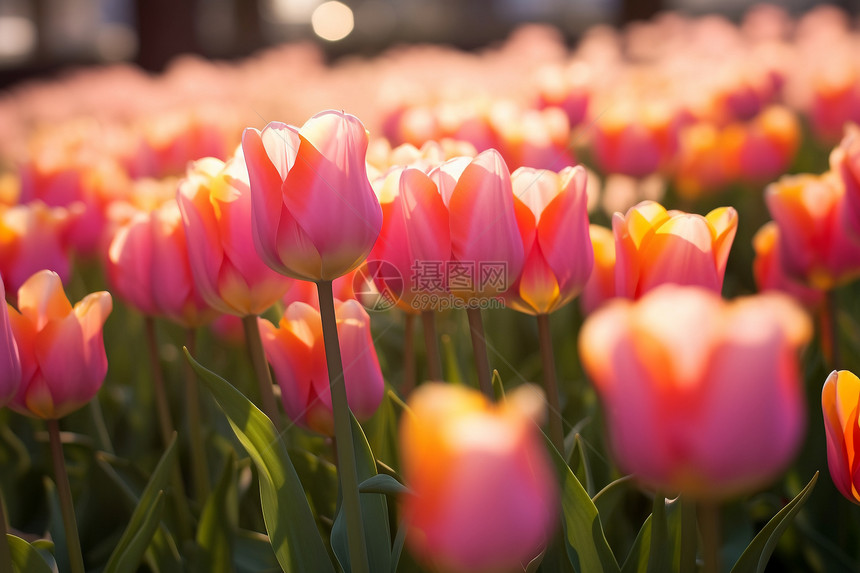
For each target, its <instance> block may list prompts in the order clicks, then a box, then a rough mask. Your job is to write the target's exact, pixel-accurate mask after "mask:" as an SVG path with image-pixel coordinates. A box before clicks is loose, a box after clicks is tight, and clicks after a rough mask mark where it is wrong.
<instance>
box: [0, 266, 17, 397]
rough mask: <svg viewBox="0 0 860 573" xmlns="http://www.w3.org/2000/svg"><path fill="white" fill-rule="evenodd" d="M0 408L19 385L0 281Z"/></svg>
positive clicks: (13, 341) (13, 336)
mask: <svg viewBox="0 0 860 573" xmlns="http://www.w3.org/2000/svg"><path fill="white" fill-rule="evenodd" d="M0 302H2V304H3V308H2V309H0V408H2V407H3V406H5V405H6V404H7V403H8V402H9V400H10V399H11V398H12V397H13V396H15V394H17V393H18V387H19V386H20V385H21V359H20V358H19V356H18V345H17V344H16V343H15V335H14V334H13V333H12V326H11V322H10V320H9V308H8V306H7V305H6V289H5V288H3V281H2V280H0Z"/></svg>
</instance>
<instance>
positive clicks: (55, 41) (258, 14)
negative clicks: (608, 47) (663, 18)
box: [0, 0, 860, 88]
mask: <svg viewBox="0 0 860 573" xmlns="http://www.w3.org/2000/svg"><path fill="white" fill-rule="evenodd" d="M752 4H753V2H752V1H751V0H468V1H466V0H342V1H325V0H182V1H179V2H177V1H174V0H0V88H2V87H5V86H8V85H10V84H12V83H14V82H16V81H20V80H23V79H28V78H32V77H36V76H40V75H44V74H49V73H51V72H54V71H56V70H59V69H61V68H64V67H68V66H75V65H88V64H97V63H107V62H121V61H124V62H133V63H136V64H138V65H140V66H141V67H142V68H143V69H146V70H150V71H161V70H163V69H164V67H165V66H166V65H167V63H168V62H169V61H170V60H171V59H172V58H174V57H175V56H176V55H179V54H198V55H201V56H205V57H208V58H226V59H229V58H238V57H243V56H247V55H248V54H251V53H253V52H254V51H256V50H258V49H260V48H263V47H265V46H270V45H275V44H280V43H283V42H291V41H298V40H308V41H312V42H316V43H318V44H319V45H320V46H321V48H322V49H323V50H324V52H325V54H326V56H327V57H330V58H337V57H339V56H343V55H345V54H364V55H372V54H376V53H378V52H380V51H382V50H384V49H385V48H388V47H390V46H392V45H396V44H402V43H415V42H433V43H447V44H451V45H453V46H457V47H460V48H465V49H471V48H477V47H480V46H485V45H487V44H491V43H493V42H495V41H499V40H501V39H502V38H504V37H505V36H507V35H508V34H509V33H510V31H511V30H513V29H514V28H515V27H517V26H518V25H520V24H522V23H525V22H546V23H551V24H553V25H555V26H556V27H558V28H559V30H560V31H561V33H562V34H563V35H564V37H565V39H567V40H568V41H571V42H572V41H575V40H576V39H577V37H578V35H579V34H581V33H582V32H583V31H584V30H585V29H586V28H588V27H589V26H592V25H594V24H598V23H607V24H625V23H627V22H630V21H633V20H638V19H646V18H650V17H651V16H653V15H654V14H656V13H657V12H659V11H660V10H664V9H672V10H679V11H682V12H686V13H689V14H702V13H717V14H723V15H725V16H727V17H729V18H737V17H739V16H740V15H741V14H743V12H744V11H746V10H747V9H748V8H749V7H750V6H751V5H752ZM778 4H779V5H780V6H781V7H783V8H784V9H786V10H787V11H788V12H790V13H794V14H797V13H801V12H804V11H806V10H808V9H809V8H811V7H812V6H814V5H817V4H820V2H816V1H815V0H788V1H784V2H779V3H778ZM831 4H835V5H837V6H839V7H841V8H843V9H845V10H846V11H848V12H849V13H852V14H856V13H857V12H858V9H860V0H842V1H841V2H835V3H831Z"/></svg>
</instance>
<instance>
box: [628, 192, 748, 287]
mask: <svg viewBox="0 0 860 573" xmlns="http://www.w3.org/2000/svg"><path fill="white" fill-rule="evenodd" d="M737 225H738V215H737V211H735V210H734V208H732V207H720V208H719V209H714V210H713V211H711V212H710V213H708V214H707V216H704V217H703V216H701V215H696V214H692V213H684V212H681V211H667V210H666V209H665V208H664V207H663V206H662V205H660V204H659V203H655V202H654V201H643V202H642V203H639V204H638V205H636V206H635V207H632V208H631V209H630V210H629V211H627V214H626V215H621V213H615V215H614V216H613V217H612V230H613V232H614V234H615V257H616V263H615V287H616V294H617V295H619V296H626V297H629V298H638V297H640V296H642V295H643V294H645V293H646V292H648V291H649V290H651V289H653V288H654V287H656V286H658V285H661V284H664V283H676V284H681V285H698V286H703V287H706V288H709V289H711V290H713V291H715V292H720V290H722V288H723V275H724V274H725V271H726V262H727V260H728V258H729V250H730V249H731V246H732V241H733V240H734V238H735V232H736V231H737Z"/></svg>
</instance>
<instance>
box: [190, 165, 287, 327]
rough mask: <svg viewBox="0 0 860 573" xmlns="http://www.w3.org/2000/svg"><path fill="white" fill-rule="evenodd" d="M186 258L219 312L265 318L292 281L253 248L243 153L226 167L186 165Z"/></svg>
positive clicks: (209, 301) (196, 281) (249, 191)
mask: <svg viewBox="0 0 860 573" xmlns="http://www.w3.org/2000/svg"><path fill="white" fill-rule="evenodd" d="M176 199H177V201H178V203H179V210H180V211H181V212H182V223H183V224H184V226H185V236H186V238H187V242H188V260H189V262H190V264H191V271H192V274H193V276H194V282H195V285H196V286H197V288H198V289H199V290H200V294H201V295H202V296H203V299H204V300H205V301H206V302H207V303H208V304H209V305H210V306H212V307H213V308H215V309H217V310H219V311H220V312H224V313H228V314H235V315H237V316H249V315H259V314H262V313H263V312H264V311H265V310H266V309H267V308H269V307H270V306H272V305H273V304H275V302H277V301H278V300H279V299H280V298H281V297H282V296H283V295H284V293H285V292H287V289H289V288H290V286H291V285H292V283H293V280H292V279H289V278H287V277H285V276H283V275H281V274H278V273H276V272H275V271H273V270H272V269H270V268H269V267H268V266H267V265H266V264H265V263H264V262H263V261H262V259H261V258H260V256H259V255H258V254H257V251H256V250H255V249H254V240H253V235H252V233H251V189H250V187H249V186H248V171H247V169H246V168H245V161H244V159H243V158H242V154H241V152H240V151H239V152H237V153H236V155H235V156H234V157H233V158H232V159H231V160H230V162H229V163H227V164H226V165H225V163H224V162H223V161H221V160H220V159H215V158H214V157H207V158H204V159H200V160H198V161H196V162H194V163H192V164H191V165H190V166H189V167H188V172H187V174H186V177H185V179H183V180H182V182H181V183H180V184H179V191H178V192H177V194H176Z"/></svg>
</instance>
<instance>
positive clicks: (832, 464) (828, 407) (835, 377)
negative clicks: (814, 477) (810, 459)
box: [821, 370, 860, 504]
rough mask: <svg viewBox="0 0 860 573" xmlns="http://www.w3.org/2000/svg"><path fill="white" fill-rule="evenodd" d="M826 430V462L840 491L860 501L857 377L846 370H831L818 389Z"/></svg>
mask: <svg viewBox="0 0 860 573" xmlns="http://www.w3.org/2000/svg"><path fill="white" fill-rule="evenodd" d="M821 409H822V411H823V413H824V429H825V431H826V432H827V466H828V467H829V468H830V477H831V478H832V479H833V484H834V485H835V486H836V489H838V490H839V491H840V492H841V493H842V495H844V496H845V497H846V498H847V499H848V500H849V501H853V502H854V503H857V504H860V456H858V455H857V447H858V445H860V444H858V440H860V421H858V416H860V379H858V378H857V376H856V375H854V374H853V373H852V372H849V371H848V370H840V371H839V372H837V371H835V370H834V371H833V372H831V373H830V376H828V377H827V380H826V381H825V382H824V389H823V390H822V391H821Z"/></svg>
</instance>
